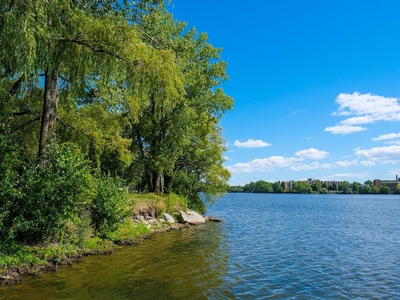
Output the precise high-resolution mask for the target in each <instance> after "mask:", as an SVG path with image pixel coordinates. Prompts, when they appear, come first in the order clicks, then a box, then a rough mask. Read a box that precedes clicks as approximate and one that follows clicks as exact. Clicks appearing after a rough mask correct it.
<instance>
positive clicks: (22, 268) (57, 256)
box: [0, 223, 195, 285]
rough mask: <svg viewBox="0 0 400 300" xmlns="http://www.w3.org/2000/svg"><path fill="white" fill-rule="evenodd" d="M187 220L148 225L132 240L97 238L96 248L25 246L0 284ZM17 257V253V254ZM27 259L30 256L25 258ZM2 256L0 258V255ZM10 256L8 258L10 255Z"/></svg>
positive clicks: (130, 243)
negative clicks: (19, 260) (153, 225)
mask: <svg viewBox="0 0 400 300" xmlns="http://www.w3.org/2000/svg"><path fill="white" fill-rule="evenodd" d="M190 226H195V225H190V224H188V223H184V224H183V223H172V224H171V223H164V225H162V226H161V227H158V226H155V227H153V228H149V231H148V232H146V233H144V234H142V235H139V236H137V237H135V238H134V239H132V238H129V239H122V240H119V241H118V242H116V243H114V242H111V241H107V240H98V241H97V243H96V244H97V247H93V248H92V249H79V248H76V249H72V248H70V247H68V246H66V245H59V244H51V245H48V246H26V247H24V249H23V251H22V252H23V253H19V254H22V255H24V256H25V257H26V258H27V260H26V261H25V262H21V264H18V265H17V264H16V265H9V266H7V267H6V268H3V270H1V272H0V285H7V284H14V283H19V282H22V281H23V279H24V277H26V276H37V275H41V274H43V273H45V272H49V271H55V272H56V271H58V269H59V267H60V266H63V265H70V264H72V263H74V262H77V261H80V260H81V259H82V258H84V257H85V256H89V255H107V254H112V253H113V252H114V251H115V250H116V249H117V248H118V247H121V246H135V245H139V244H141V243H142V242H143V241H144V240H146V239H150V238H151V237H152V236H154V235H156V234H160V233H165V232H170V231H174V230H182V229H184V228H188V227H190ZM17 256H18V255H17ZM29 258H30V259H29ZM3 259H4V258H3ZM10 259H12V258H11V257H10Z"/></svg>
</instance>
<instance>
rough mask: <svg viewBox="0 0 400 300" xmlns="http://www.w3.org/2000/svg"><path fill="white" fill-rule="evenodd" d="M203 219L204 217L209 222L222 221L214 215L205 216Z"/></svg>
mask: <svg viewBox="0 0 400 300" xmlns="http://www.w3.org/2000/svg"><path fill="white" fill-rule="evenodd" d="M205 219H206V221H210V222H222V220H221V219H218V218H215V217H208V216H207V217H206V218H205Z"/></svg>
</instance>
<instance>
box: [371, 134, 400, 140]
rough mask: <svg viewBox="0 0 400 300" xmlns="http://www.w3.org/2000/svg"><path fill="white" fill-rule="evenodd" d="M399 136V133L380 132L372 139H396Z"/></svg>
mask: <svg viewBox="0 0 400 300" xmlns="http://www.w3.org/2000/svg"><path fill="white" fill-rule="evenodd" d="M399 137H400V133H388V134H382V135H380V136H378V137H377V138H373V139H372V140H373V141H381V140H392V139H397V138H399Z"/></svg>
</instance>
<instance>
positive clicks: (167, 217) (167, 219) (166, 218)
mask: <svg viewBox="0 0 400 300" xmlns="http://www.w3.org/2000/svg"><path fill="white" fill-rule="evenodd" d="M163 217H164V219H165V221H167V222H170V223H175V220H174V218H173V217H172V216H171V215H170V214H163Z"/></svg>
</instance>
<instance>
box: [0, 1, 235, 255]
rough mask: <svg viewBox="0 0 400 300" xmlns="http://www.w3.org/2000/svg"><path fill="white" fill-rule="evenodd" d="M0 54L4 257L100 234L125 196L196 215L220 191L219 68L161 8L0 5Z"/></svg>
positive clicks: (198, 39)
mask: <svg viewBox="0 0 400 300" xmlns="http://www.w3.org/2000/svg"><path fill="white" fill-rule="evenodd" d="M0 45H1V47H0V100H1V101H0V240H1V241H2V242H4V243H3V246H4V245H6V244H12V243H11V241H13V242H15V241H16V242H24V243H38V242H46V241H47V242H50V241H51V240H52V239H57V238H59V237H57V235H59V234H60V232H63V230H62V229H63V228H74V226H75V225H76V224H78V223H79V224H81V225H82V226H84V227H88V226H89V227H93V228H94V230H95V232H96V234H98V235H99V236H107V235H109V234H110V232H113V231H114V230H115V228H116V227H118V224H119V223H120V222H123V221H122V220H123V219H124V217H125V216H126V211H125V209H124V207H125V205H126V203H125V200H126V199H125V198H124V195H123V193H124V192H123V189H121V187H122V186H133V187H135V188H136V189H137V190H138V191H139V192H154V193H156V194H157V193H171V192H173V193H175V194H176V195H178V196H183V197H185V198H186V199H187V200H188V205H189V206H190V207H192V208H195V209H197V210H204V208H205V206H204V202H205V201H208V202H212V201H213V200H214V199H215V197H218V196H219V195H220V194H221V193H223V192H225V191H226V190H227V188H228V185H227V180H228V179H229V176H230V175H229V172H228V171H227V170H226V169H225V168H224V167H223V165H222V163H223V158H222V153H223V151H224V150H225V148H224V140H223V139H222V137H221V128H220V126H219V121H220V119H221V117H222V116H223V114H224V112H225V111H227V110H229V109H231V108H232V105H233V100H232V99H231V98H230V97H228V96H227V95H225V93H224V92H223V91H222V89H221V88H220V87H219V85H220V84H221V83H222V82H224V81H225V80H226V79H227V78H228V77H227V75H226V73H225V69H226V63H225V62H223V61H222V60H221V59H220V55H221V49H219V48H214V47H213V46H212V45H210V44H209V43H208V41H207V35H206V34H201V33H198V32H197V31H196V30H195V29H187V28H186V24H185V23H182V22H179V21H177V20H175V19H174V18H173V16H172V15H171V14H170V13H169V12H168V10H167V8H166V7H165V4H164V1H162V0H142V1H135V2H132V1H112V0H102V1H87V0H79V1H70V0H55V1H50V2H49V1H45V0H35V1H28V0H23V1H6V0H0ZM87 216H89V217H87ZM87 218H89V219H88V220H89V221H88V222H89V224H86V223H87V222H86V221H85V222H86V223H85V222H83V221H82V220H86V219H87ZM84 223H85V224H84ZM71 224H72V225H71ZM74 224H75V225H74ZM3 248H4V247H3Z"/></svg>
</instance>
